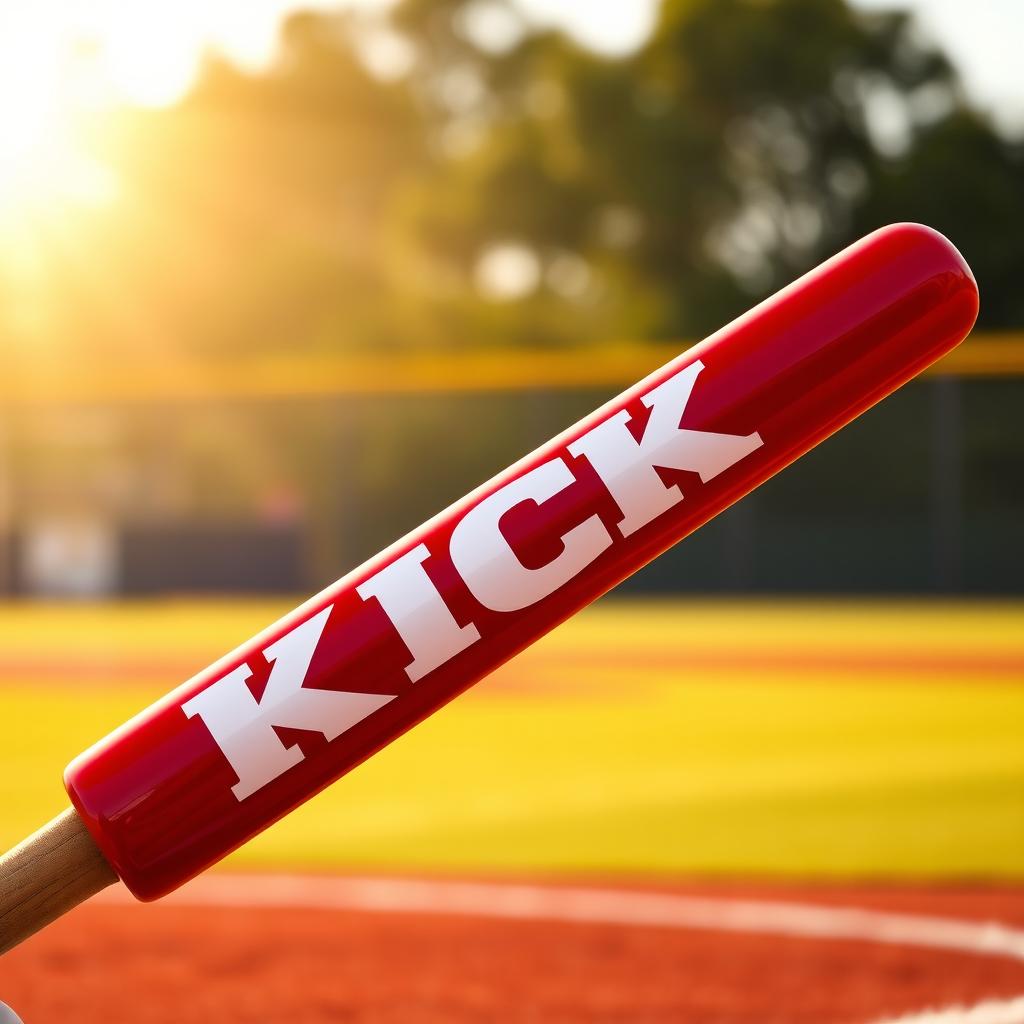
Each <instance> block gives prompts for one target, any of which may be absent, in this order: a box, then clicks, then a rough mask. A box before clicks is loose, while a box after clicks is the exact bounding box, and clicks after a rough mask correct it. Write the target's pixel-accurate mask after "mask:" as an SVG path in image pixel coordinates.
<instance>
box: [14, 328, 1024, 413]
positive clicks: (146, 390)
mask: <svg viewBox="0 0 1024 1024" xmlns="http://www.w3.org/2000/svg"><path fill="white" fill-rule="evenodd" d="M690 344H692V343H691V342H676V343H664V342H661V343H658V344H639V343H637V344H633V345H617V346H595V347H594V348H592V349H569V350H537V349H520V348H516V349H490V348H481V349H479V350H462V351H448V352H431V353H393V354H392V353H389V354H387V355H367V354H360V355H337V356H331V355H324V356H321V355H308V356H290V357H287V358H257V357H253V358H246V359H239V360H237V361H235V362H225V361H220V362H214V361H208V362H199V361H196V362H192V363H189V362H185V361H165V362H160V363H156V362H154V363H146V364H138V365H134V366H132V365H122V366H121V367H119V368H117V369H116V370H110V369H109V368H107V367H95V368H82V367H75V368H74V370H71V369H68V370H62V369H61V368H59V367H55V365H54V364H52V363H50V364H48V365H47V366H46V367H45V368H44V367H42V366H38V367H31V368H27V367H26V368H24V369H22V370H20V371H18V372H10V371H9V372H8V373H7V374H6V375H0V412H2V408H3V406H4V405H7V406H10V405H24V404H67V403H89V404H92V403H97V404H107V403H152V402H167V401H172V402H173V401H197V400H232V399H234V400H239V399H249V400H253V399H276V398H301V397H317V396H324V397H329V396H345V395H361V394H366V395H369V394H429V393H444V392H495V391H525V390H546V389H555V390H558V389H564V390H571V389H587V388H590V389H603V388H609V389H613V388H621V387H624V386H627V385H629V384H631V383H633V382H634V381H637V380H640V379H641V378H643V377H645V376H646V375H647V374H649V373H650V372H651V371H653V370H655V369H657V368H658V367H659V366H662V365H663V364H665V363H667V362H669V361H670V360H671V359H674V358H675V357H676V356H677V355H679V353H680V352H683V351H685V350H686V349H687V348H688V347H689V346H690ZM927 372H928V373H930V374H940V375H946V376H954V377H1019V376H1024V335H1019V334H1014V335H1009V334H1004V335H996V334H987V335H980V336H977V337H974V338H971V339H970V340H969V341H967V342H966V343H964V344H963V345H961V346H960V347H959V348H957V349H955V350H954V351H953V352H951V353H950V354H949V355H948V356H946V357H945V358H944V359H943V360H941V361H940V362H939V363H937V364H936V365H935V366H933V367H932V368H931V369H929V370H928V371H927Z"/></svg>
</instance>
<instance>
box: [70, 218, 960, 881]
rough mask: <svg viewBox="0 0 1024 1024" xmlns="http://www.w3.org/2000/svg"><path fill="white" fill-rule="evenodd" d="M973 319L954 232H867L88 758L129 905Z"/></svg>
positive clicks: (431, 703) (85, 780)
mask: <svg viewBox="0 0 1024 1024" xmlns="http://www.w3.org/2000/svg"><path fill="white" fill-rule="evenodd" d="M977 309H978V294H977V287H976V285H975V282H974V278H973V277H972V275H971V272H970V270H969V269H968V267H967V265H966V264H965V263H964V261H963V259H962V258H961V257H960V255H959V253H958V252H957V251H956V250H955V249H954V248H953V246H952V245H951V244H950V243H949V242H948V241H947V240H946V239H945V238H943V237H942V236H941V235H939V234H937V233H936V232H934V231H932V230H930V229H929V228H925V227H921V226H919V225H912V224H900V225H893V226H890V227H887V228H883V229H882V230H880V231H877V232H875V233H874V234H872V235H870V236H868V237H867V238H865V239H862V240H861V241H860V242H858V243H856V244H855V245H853V246H851V247H850V248H849V249H846V250H845V251H844V252H842V253H840V254H839V255H838V256H835V257H834V258H832V259H831V260H829V261H828V262H826V263H825V264H823V265H822V266H821V267H819V268H817V269H816V270H814V271H813V272H811V273H810V274H807V275H806V276H805V277H802V278H801V279H800V280H798V281H796V282H794V283H793V284H792V285H790V286H789V287H787V288H785V289H784V290H783V291H781V292H779V293H778V294H776V295H774V296H773V297H772V298H770V299H768V300H767V301H766V302H764V303H762V304H761V305H760V306H758V307H757V308H756V309H754V310H752V311H751V312H749V313H747V314H746V315H745V316H742V317H740V318H739V319H738V320H736V321H735V322H733V323H731V324H729V325H728V326H727V327H725V328H723V329H722V330H720V331H719V332H718V333H716V334H715V335H713V336H712V337H710V338H708V339H707V340H706V341H704V342H702V343H701V344H699V345H697V346H695V347H694V348H692V349H689V350H688V351H686V352H684V353H683V354H682V355H680V356H679V358H678V359H676V360H674V361H673V362H671V363H669V364H668V365H667V366H664V367H662V368H661V369H660V370H657V371H656V372H654V373H653V374H652V375H651V376H650V377H648V378H647V379H646V380H644V381H642V382H640V383H639V384H637V385H636V386H635V387H633V388H631V389H629V390H628V391H626V392H625V393H624V394H622V395H620V396H619V397H618V398H616V399H614V400H613V401H611V402H610V403H608V404H607V405H605V406H604V407H603V408H601V409H599V410H598V411H597V412H595V413H594V414H593V415H591V416H590V417H588V418H587V419H585V420H583V421H581V422H580V423H578V424H576V425H575V426H573V427H572V428H570V429H569V430H567V431H566V432H565V433H564V434H562V435H561V436H560V437H557V438H555V439H554V440H553V441H551V442H550V443H549V444H547V445H545V446H544V447H542V448H540V449H538V450H537V451H536V452H534V453H533V454H532V455H529V456H528V457H527V458H525V459H523V460H522V461H520V462H519V463H517V464H516V465H514V466H512V467H511V468H510V469H508V470H506V471H505V472H504V473H501V474H500V475H499V476H497V477H495V478H494V479H493V480H491V481H489V482H488V483H486V484H484V485H483V486H482V487H480V488H479V489H478V490H476V491H474V492H473V493H472V494H470V495H469V496H467V497H466V498H464V499H463V500H462V501H460V502H458V503H457V504H455V505H453V506H452V507H451V508H449V509H447V510H446V511H445V512H443V513H441V514H440V515H439V516H437V517H436V518H434V519H433V520H431V521H430V522H429V523H427V524H425V525H424V526H422V527H420V528H419V529H418V530H416V531H414V532H413V533H411V534H410V535H409V536H407V537H406V538H404V539H403V540H401V541H399V542H398V543H397V544H395V545H394V546H393V547H391V548H390V549H388V550H387V551H385V552H383V553H382V554H380V555H378V556H377V557H376V558H374V559H372V560H371V561H369V562H367V563H366V564H365V565H363V566H361V567H360V568H358V569H356V570H355V571H354V572H352V573H350V574H349V575H348V576H346V577H345V578H344V579H342V580H340V581H339V582H338V583H336V584H334V585H333V586H331V587H328V588H327V589H326V590H325V591H323V592H322V593H321V594H318V595H317V596H316V597H314V598H313V599H312V600H310V601H309V602H307V603H306V604H305V605H303V606H302V607H300V608H298V609H296V610H295V611H294V612H292V613H291V614H290V615H288V616H286V617H285V618H284V619H282V620H281V621H280V622H278V623H276V624H275V625H273V626H271V627H270V628H269V629H267V630H266V631H265V632H264V633H262V634H260V635H259V636H257V637H256V638H254V639H253V640H251V641H250V642H249V643H247V644H245V645H243V646H242V647H240V648H239V649H238V650H236V651H235V652H233V653H232V654H230V655H228V656H227V657H226V658H224V659H223V660H221V661H220V662H218V663H217V664H215V665H213V666H211V667H210V668H208V669H206V670H205V671H204V672H201V673H200V674H199V675H197V676H196V677H195V678H193V679H191V680H190V681H189V682H187V683H185V684H184V685H183V686H181V687H180V688H179V689H177V690H175V691H174V692H173V693H171V694H170V695H168V696H167V697H166V698H164V699H163V700H161V701H160V702H159V703H157V704H155V705H153V706H152V707H150V708H148V709H147V710H145V711H143V712H142V713H141V714H140V715H138V716H137V717H136V718H134V719H132V720H131V721H130V722H128V723H127V724H126V725H124V726H122V727H121V728H120V729H119V730H117V731H116V732H114V733H113V734H112V735H110V736H108V737H106V738H105V739H103V740H102V741H100V742H99V743H98V744H96V745H95V746H94V747H92V748H91V749H90V750H88V751H86V752H85V753H84V754H82V755H80V756H79V757H78V758H77V759H76V760H75V761H73V762H72V764H71V765H70V766H69V767H68V769H67V772H66V773H65V781H66V785H67V788H68V792H69V793H70V795H71V798H72V801H73V802H74V805H75V807H76V808H77V810H78V812H79V814H80V815H81V817H82V819H83V820H84V821H85V823H86V824H87V826H88V828H89V830H90V832H91V833H92V835H93V837H94V838H95V840H96V842H97V844H98V845H99V847H100V849H101V850H102V851H103V853H104V854H105V856H106V857H107V859H108V860H109V861H110V863H111V864H112V865H113V867H114V868H115V870H116V871H117V873H118V874H119V875H120V876H121V878H122V879H123V881H124V882H125V884H126V885H127V886H128V888H129V889H131V890H132V892H133V893H135V895H136V896H138V897H140V898H142V899H152V898H155V897H158V896H160V895H162V894H164V893H167V892H169V891H170V890H172V889H174V888H175V887H176V886H178V885H180V884H181V883H182V882H184V881H185V880H187V879H188V878H190V877H192V876H193V875H195V874H197V873H198V872H200V871H202V870H203V869H204V868H206V867H207V866H209V865H210V864H212V863H214V862H215V861H217V860H219V859H220V858H221V857H223V856H225V855H226V854H227V853H229V852H230V851H231V850H233V849H235V848H236V847H238V846H239V845H241V844H242V843H244V842H245V841H246V840H247V839H249V838H250V837H252V836H253V835H255V834H256V833H258V832H260V831H261V830H262V829H264V828H266V827H267V826H268V825H270V824H271V823H272V822H273V821H275V820H276V819H278V818H280V817H281V816H282V815H284V814H287V813H288V811H290V810H291V809H293V808H294V807H296V806H297V805H298V804H300V803H302V802H303V801H305V800H307V799H308V798H309V797H311V796H313V795H314V794H315V793H317V792H318V791H319V790H321V789H323V788H324V787H325V786H327V785H329V784H330V783H331V782H333V781H334V780H335V779H337V778H338V777H339V776H341V775H343V774H345V773H346V772H348V771H349V770H351V769H352V768H354V767H355V766H356V765H358V764H359V763H360V762H361V761H363V760H365V759H366V758H367V757H369V756H370V755H371V754H373V753H374V752H375V751H377V750H379V749H380V748H381V747H383V746H385V745H386V744H387V743H389V742H390V741H391V740H393V739H395V737H397V736H398V735H400V734H401V733H402V732H404V731H405V730H406V729H408V728H409V727H410V726H412V725H415V724H416V723H417V722H419V721H421V720H422V719H423V718H425V717H426V716H427V715H429V714H431V713H432V712H434V711H436V710H437V709H438V708H439V707H441V706H442V705H443V704H445V703H447V702H448V701H449V700H451V699H452V698H453V697H455V696H456V695H457V694H459V693H460V692H462V691H463V690H465V689H466V688H467V687H468V686H470V685H471V684H472V683H474V682H476V681H478V680H479V679H481V678H483V677H484V676H485V675H487V674H488V673H489V672H491V671H492V670H493V669H495V668H497V667H498V666H499V665H501V664H502V663H503V662H504V661H506V660H507V659H509V658H511V657H512V656H513V655H514V654H516V653H517V652H519V651H521V650H522V649H523V648H525V647H527V646H528V645H529V644H531V643H532V642H533V641H535V640H537V639H538V638H539V637H541V636H542V635H543V634H545V633H546V632H548V631H549V630H550V629H552V628H553V627H554V626H556V625H557V624H558V623H560V622H561V621H563V620H564V619H566V618H567V617H568V616H570V615H572V614H573V613H574V612H576V611H578V610H579V609H581V608H583V607H584V606H585V605H587V604H589V603H590V602H591V601H593V600H594V599H595V598H597V597H599V596H600V595H601V594H604V593H605V592H606V591H608V590H609V589H611V588H612V587H614V586H615V585H616V584H617V583H619V582H620V581H621V580H623V579H624V578H626V577H627V576H629V575H630V574H631V573H633V572H635V571H636V570H637V569H639V568H641V567H642V566H643V565H645V564H646V563H647V562H649V561H650V560H651V559H653V558H655V557H656V556H657V555H658V554H660V553H661V552H662V551H664V550H665V549H666V548H668V547H670V546H671V545H673V544H675V543H676V542H677V541H679V540H680V539H681V538H683V537H685V536H686V535H687V534H689V533H691V532H692V531H693V530H695V529H696V528H697V527H699V526H700V525H701V524H702V523H705V522H706V521H707V520H708V519H710V518H711V517H712V516H714V515H716V514H717V513H718V512H721V511H722V510H723V509H725V508H727V507H728V506H729V505H731V504H732V503H733V502H735V501H736V500H737V499H739V498H740V497H742V496H743V495H744V494H746V493H747V492H748V491H750V490H752V489H753V488H754V487H756V486H757V485H758V484H760V483H761V482H762V481H764V480H766V479H767V478H768V477H770V476H772V475H773V474H774V473H776V472H778V471H779V470H780V469H781V468H782V467H783V466H786V465H787V464H788V463H790V462H792V461H793V460H794V459H796V458H797V457H799V456H800V455H802V454H803V453H804V452H806V451H807V450H808V449H810V448H812V447H814V445H816V444H818V442H819V441H821V440H823V439H824V438H826V437H827V436H828V435H829V434H831V433H833V432H834V431H836V430H838V429H839V428H840V427H841V426H843V425H844V424H845V423H848V422H849V421H850V420H852V419H853V418H854V417H855V416H857V415H858V414H859V413H861V412H863V411H864V410H865V409H867V408H869V407H870V406H871V405H873V404H874V403H875V402H877V401H879V400H880V399H881V398H883V397H885V396H886V395H888V394H889V393H890V392H892V391H893V390H895V389H896V388H898V387H899V386H900V385H901V384H903V383H904V382H906V381H907V380H909V379H910V378H911V377H913V376H914V375H915V374H916V373H918V372H919V371H920V370H922V369H923V368H924V367H926V366H927V365H928V364H929V363H932V362H933V361H935V360H936V359H938V358H939V357H940V356H942V355H943V354H944V353H946V352H948V351H949V350H950V349H951V348H953V346H955V345H956V344H957V343H958V342H960V341H961V340H962V339H963V338H964V337H965V336H966V335H967V333H968V331H969V330H970V329H971V326H972V325H973V323H974V320H975V317H976V315H977ZM581 358H585V356H582V355H581ZM467 429H479V425H478V424H467ZM439 457H443V453H439ZM865 485H866V486H870V482H869V481H866V482H865ZM879 501H884V496H879ZM467 768H471V766H467Z"/></svg>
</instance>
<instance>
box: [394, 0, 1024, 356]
mask: <svg viewBox="0 0 1024 1024" xmlns="http://www.w3.org/2000/svg"><path fill="white" fill-rule="evenodd" d="M487 6H488V7H489V8H496V7H497V6H498V5H497V3H496V2H492V0H488V4H487ZM480 7H481V4H480V0H469V2H449V3H447V4H445V5H443V7H442V9H441V10H440V11H439V10H438V8H437V5H435V4H433V3H428V2H422V0H410V2H407V3H406V4H405V5H404V6H403V7H402V8H400V10H399V13H398V20H399V24H400V25H401V26H402V28H403V29H404V30H405V31H407V32H409V33H410V34H411V35H412V36H413V37H414V38H415V39H417V40H418V41H419V45H420V48H421V52H422V53H423V54H424V55H425V57H424V59H423V60H421V61H420V63H419V64H418V66H417V67H418V70H417V74H416V76H415V78H414V86H415V87H416V88H418V90H419V91H420V92H421V93H425V94H428V95H431V94H432V95H441V96H444V95H445V92H444V83H445V81H446V79H447V78H449V77H450V76H451V75H452V74H453V68H458V69H459V73H460V74H461V76H462V78H463V80H464V81H475V82H476V83H477V89H476V92H477V93H478V94H479V98H478V99H477V101H476V102H475V103H474V104H472V106H471V107H470V108H469V109H463V108H462V107H460V105H459V104H458V103H457V102H450V103H449V104H448V105H447V106H445V105H444V104H434V105H433V107H431V108H430V110H431V113H432V115H433V116H434V118H435V120H436V121H437V122H438V126H439V130H440V131H441V133H442V138H444V137H446V135H445V133H447V135H448V136H454V137H455V138H456V140H461V141H462V145H461V146H459V147H456V151H455V153H454V154H453V155H452V156H451V158H450V159H449V161H448V162H447V166H446V167H445V171H444V174H443V175H442V177H441V178H440V180H435V181H433V182H431V183H430V185H429V187H427V186H424V187H422V188H421V190H420V194H419V199H420V202H419V207H418V208H417V210H416V212H415V214H414V216H413V219H414V231H413V232H411V234H412V235H413V237H414V238H415V239H416V240H418V241H419V242H420V244H422V245H424V246H426V247H427V248H428V251H429V253H430V257H431V258H432V259H433V260H435V261H443V260H450V261H451V262H452V263H454V264H455V266H456V268H457V269H458V270H459V271H460V272H461V275H462V279H463V280H464V281H465V282H466V291H465V294H464V296H463V298H464V301H465V307H464V313H465V315H466V316H467V318H468V319H469V321H470V322H471V323H472V322H473V321H474V319H477V323H476V324H475V328H474V330H473V333H476V332H478V331H479V330H480V329H482V328H483V327H485V326H488V325H489V324H488V321H489V320H493V319H494V318H495V315H496V314H495V313H494V311H493V309H492V310H490V311H488V309H487V307H486V304H485V305H484V307H483V308H481V307H480V303H479V300H478V296H477V295H475V294H474V293H473V290H472V287H471V285H472V279H473V277H472V270H473V267H474V265H475V264H474V261H476V260H478V259H479V257H480V253H481V252H482V251H484V250H485V248H486V246H487V245H489V244H494V243H495V242H501V241H506V242H515V243H517V244H519V245H522V246H525V247H527V248H528V249H529V251H530V252H531V253H532V254H533V255H534V257H535V258H536V260H537V261H538V264H539V267H540V268H541V273H540V274H539V275H538V279H539V282H540V283H539V285H538V287H537V289H536V291H534V292H531V294H529V295H528V296H527V297H526V298H525V299H524V300H523V301H520V302H514V303H508V304H507V308H506V309H505V311H504V312H505V320H506V323H505V326H504V331H503V332H502V333H506V334H508V335H510V336H513V337H515V336H516V334H517V332H518V333H519V334H520V335H522V334H524V333H525V334H527V335H530V334H531V332H532V340H534V341H551V342H554V341H574V340H581V341H587V340H593V339H594V338H598V337H610V336H612V337H624V336H639V337H650V336H694V335H700V334H703V333H706V332H707V331H709V330H712V329H714V328H715V327H717V326H719V325H720V324H721V323H722V322H724V321H725V320H727V319H729V318H730V317H731V316H734V315H736V314H737V313H738V312H740V311H741V310H742V309H743V308H745V307H746V306H748V305H749V304H751V302H752V301H753V300H755V299H757V298H760V297H762V296H763V295H765V294H768V293H770V292H771V291H773V290H775V289H776V288H778V287H779V286H780V285H782V284H784V283H786V282H787V281H788V280H791V279H792V278H793V277H794V276H796V275H797V274H799V273H801V272H803V271H804V270H806V269H808V268H809V267H810V266H812V265H814V264H815V263H816V262H818V261H820V260H821V259H822V258H824V257H826V256H828V255H830V254H831V253H833V252H835V251H836V250H837V249H839V248H841V247H842V246H843V245H845V244H847V243H848V242H849V241H851V240H853V239H854V238H856V237H857V236H859V235H860V234H863V233H865V232H866V231H868V230H871V229H872V228H874V227H877V226H880V225H881V224H883V223H886V222H888V221H892V220H908V219H920V220H924V221H926V222H928V223H930V224H933V225H934V226H936V227H938V228H940V229H941V230H945V231H947V232H948V233H949V234H950V236H951V237H952V238H954V239H955V240H956V241H957V242H958V243H960V244H961V245H962V246H963V248H964V250H965V253H966V255H967V256H968V258H969V259H970V260H971V262H972V263H973V264H974V265H975V267H976V268H977V270H978V275H979V278H980V279H981V281H982V285H983V288H984V290H985V293H986V297H985V310H986V312H985V314H984V317H985V319H984V321H983V323H985V324H986V325H988V326H999V325H1001V326H1009V325H1012V324H1020V323H1021V322H1022V319H1024V298H1022V297H1021V293H1020V290H1019V289H1017V288H1016V287H1015V286H1014V283H1013V281H1012V279H1011V278H1010V273H1011V267H1013V265H1014V264H1017V265H1020V264H1021V257H1022V255H1024V246H1022V243H1021V241H1020V239H1019V237H1017V235H1018V233H1016V232H1008V231H1007V230H1006V225H1007V224H1014V223H1021V222H1022V220H1024V159H1022V152H1021V150H1020V148H1019V147H1014V146H1013V145H1011V144H1010V143H1008V142H1007V141H1005V140H1003V139H1001V138H999V136H998V135H997V134H995V132H994V131H993V130H992V128H991V127H990V126H989V125H988V124H987V123H985V122H984V121H983V120H982V119H981V118H980V117H979V116H978V115H976V114H974V113H972V112H971V111H969V110H968V109H967V108H966V106H965V103H964V100H963V97H962V94H961V90H960V87H959V84H958V82H957V80H956V77H955V75H954V73H953V71H952V69H951V67H950V65H949V63H948V62H947V61H946V59H945V58H944V57H943V56H942V55H941V54H939V53H937V52H936V51H935V50H933V49H930V48H929V47H928V46H927V45H925V44H923V43H922V42H920V41H919V39H918V37H917V36H916V34H915V32H914V30H913V26H912V25H911V23H910V21H909V20H908V18H907V17H906V16H905V15H902V14H886V15H879V16H873V17H866V16H863V15H856V14H854V12H852V11H851V10H850V9H849V8H848V7H846V6H845V4H844V3H843V2H842V0H757V2H754V0H668V2H666V3H665V4H664V6H663V8H662V10H661V15H660V18H659V20H658V23H657V26H656V29H655V31H654V33H653V35H652V37H651V39H650V40H649V41H648V42H647V43H646V44H645V45H644V46H643V47H642V48H641V49H640V50H639V52H637V53H636V54H634V55H633V56H630V57H628V58H626V59H621V60H610V59H607V58H602V57H600V56H597V55H595V54H592V53H588V52H585V51H582V50H580V49H579V48H577V47H574V46H573V45H571V44H570V43H569V42H568V41H567V40H566V39H565V38H563V37H561V36H559V35H556V34H551V33H535V34H527V33H525V32H524V34H523V36H522V38H521V40H520V41H519V42H518V43H517V44H516V45H514V46H511V47H510V48H508V49H507V50H505V51H504V52H500V53H497V54H495V53H491V52H488V48H487V39H486V37H484V36H482V35H478V37H477V38H476V39H475V45H474V35H473V33H472V26H473V19H472V18H471V16H470V15H471V14H472V12H473V11H474V10H477V11H478V10H479V9H480ZM510 16H511V15H510ZM459 44H461V45H459ZM469 91H472V90H469V89H467V88H464V89H463V92H469ZM457 98H458V94H457V93H456V99H457ZM460 132H461V134H460ZM466 136H468V139H464V138H463V137H466ZM568 261H572V262H568ZM566 267H570V268H575V270H576V272H575V273H574V274H572V275H569V276H567V275H565V274H560V273H559V271H560V268H561V269H565V268H566ZM560 284H561V285H562V286H563V287H561V288H560V287H559V286H560ZM566 285H570V286H572V287H566ZM491 305H492V306H493V303H492V304H491Z"/></svg>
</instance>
